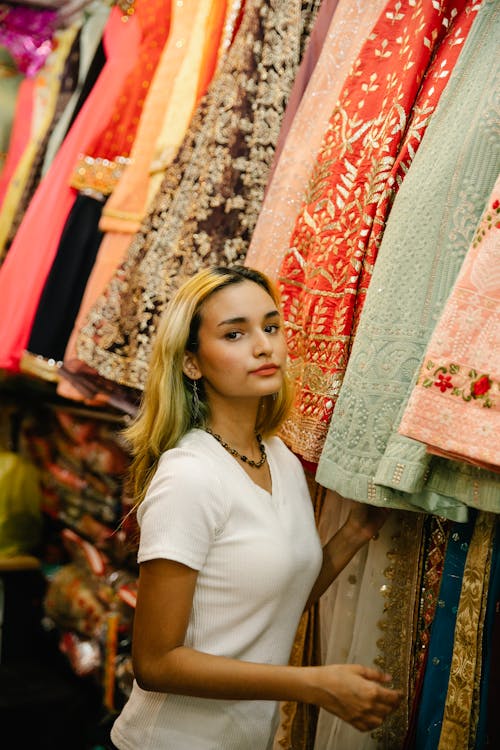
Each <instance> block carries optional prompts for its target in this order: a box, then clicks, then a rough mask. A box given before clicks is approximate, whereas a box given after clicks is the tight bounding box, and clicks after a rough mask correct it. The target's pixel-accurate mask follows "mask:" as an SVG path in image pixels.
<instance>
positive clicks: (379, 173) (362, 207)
mask: <svg viewBox="0 0 500 750" xmlns="http://www.w3.org/2000/svg"><path fill="white" fill-rule="evenodd" d="M479 5H480V3H479V2H474V1H473V0H442V1H441V2H430V1H429V0H417V1H415V0H412V1H411V0H407V1H405V2H401V0H398V1H397V2H396V1H394V0H390V2H388V3H387V5H386V7H385V8H384V10H383V12H382V13H381V15H380V17H379V19H378V21H377V23H376V24H375V26H374V28H373V30H372V33H371V34H370V35H369V37H368V39H367V40H366V41H365V43H364V45H363V47H362V49H361V52H360V54H359V56H358V58H357V60H356V61H355V63H354V65H353V67H352V69H351V72H350V74H349V76H348V77H347V79H346V81H345V83H344V86H343V89H342V91H341V94H340V97H339V101H338V103H337V106H336V107H335V109H334V112H333V114H332V116H331V118H330V122H329V126H328V128H327V131H326V133H325V135H324V137H323V142H322V145H321V148H320V151H319V154H318V156H317V159H316V164H315V167H314V170H313V173H312V175H311V178H310V181H309V185H308V189H307V193H306V197H305V200H304V204H303V206H302V208H301V210H300V212H299V214H298V216H297V219H296V222H295V227H294V230H293V233H292V237H291V240H290V247H289V250H288V251H287V253H286V255H285V257H284V259H283V262H282V265H281V269H280V288H281V293H282V299H283V306H284V317H285V327H286V332H287V337H288V346H289V353H290V372H291V376H292V378H293V379H294V381H295V384H296V400H295V404H294V408H293V410H292V413H291V416H290V419H289V420H288V421H287V423H286V424H285V426H284V428H283V430H282V435H283V437H284V439H285V440H286V442H287V443H288V444H289V445H290V446H291V447H292V449H293V450H294V451H295V452H296V453H298V454H299V455H300V456H302V457H303V458H304V459H305V460H306V461H309V462H317V460H318V459H319V456H320V454H321V450H322V447H323V443H324V440H325V437H326V432H327V429H328V425H329V422H330V419H331V416H332V413H333V410H334V408H335V403H336V400H337V396H338V393H339V390H340V387H341V385H342V380H343V376H344V372H345V368H346V365H347V361H348V358H349V352H350V342H351V338H352V337H353V335H354V333H355V329H356V323H357V320H358V319H359V315H360V313H361V310H362V306H363V302H364V298H365V295H366V291H367V288H368V285H369V283H370V279H371V275H372V270H373V266H374V263H375V260H376V257H377V251H378V248H379V246H380V242H381V239H382V235H383V231H384V226H385V221H386V218H387V216H388V213H389V211H390V207H391V204H392V201H393V199H394V196H395V194H396V192H397V190H398V187H399V185H400V184H401V182H402V181H403V179H404V176H405V174H406V172H407V171H408V169H409V168H410V165H411V162H412V159H413V156H414V155H415V153H416V151H417V149H418V147H419V144H420V142H421V140H422V136H423V134H424V132H425V129H426V126H427V123H428V122H429V119H430V117H431V115H432V112H433V111H434V109H435V107H436V105H437V103H438V101H439V97H440V95H441V93H442V91H443V90H444V87H445V86H446V83H447V81H448V79H449V75H450V73H451V71H452V70H453V66H454V64H455V62H456V60H457V58H458V56H459V54H460V51H461V49H462V46H463V42H464V40H465V38H466V36H467V32H468V31H469V29H470V27H471V25H472V21H473V20H474V18H475V15H476V13H475V11H476V10H477V9H478V7H479Z"/></svg>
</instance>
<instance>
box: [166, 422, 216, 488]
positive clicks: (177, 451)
mask: <svg viewBox="0 0 500 750" xmlns="http://www.w3.org/2000/svg"><path fill="white" fill-rule="evenodd" d="M206 437H207V436H206V434H205V433H204V432H203V431H202V430H196V429H194V430H190V431H189V432H187V433H186V434H185V435H184V436H183V437H182V438H181V439H180V440H179V442H178V443H177V445H175V446H174V447H173V448H169V449H168V450H166V451H165V452H164V453H162V454H161V456H160V459H159V461H158V472H160V474H161V473H163V472H165V471H167V472H168V471H169V470H170V469H171V468H172V467H174V466H175V471H176V472H182V473H183V474H185V473H187V474H189V475H190V476H192V477H193V480H194V481H196V479H197V478H199V477H201V476H203V474H204V471H203V469H204V468H205V469H213V464H214V457H213V456H212V454H211V451H210V442H209V441H207V440H206Z"/></svg>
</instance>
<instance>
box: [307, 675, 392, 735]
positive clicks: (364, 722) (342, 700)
mask: <svg viewBox="0 0 500 750" xmlns="http://www.w3.org/2000/svg"><path fill="white" fill-rule="evenodd" d="M309 669H310V670H312V672H313V673H312V678H313V682H314V683H315V684H314V685H313V692H312V702H314V703H316V704H317V705H318V706H321V708H324V709H325V710H326V711H329V712H330V713H332V714H335V716H338V717H339V719H342V720H343V721H346V722H348V723H349V724H351V725H352V726H353V727H355V728H356V729H359V731H360V732H368V731H370V730H372V729H376V728H377V727H379V726H380V725H381V724H382V722H383V721H384V719H385V718H386V717H387V716H388V715H389V714H390V713H392V711H394V709H395V708H396V707H397V706H398V704H399V702H400V700H401V692H400V691H398V690H392V689H390V688H387V687H386V684H387V683H389V682H390V681H391V679H392V678H391V676H390V675H388V674H384V673H383V672H379V671H378V670H377V669H371V668H369V667H363V666H361V665H359V664H330V665H327V666H323V667H310V668H309Z"/></svg>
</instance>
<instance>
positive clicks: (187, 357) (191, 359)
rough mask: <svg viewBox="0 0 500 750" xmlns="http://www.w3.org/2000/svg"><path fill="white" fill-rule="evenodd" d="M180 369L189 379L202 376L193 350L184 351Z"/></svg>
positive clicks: (197, 378) (196, 378)
mask: <svg viewBox="0 0 500 750" xmlns="http://www.w3.org/2000/svg"><path fill="white" fill-rule="evenodd" d="M182 371H183V373H184V375H186V376H187V377H188V378H190V379H191V380H199V379H200V378H201V376H202V373H201V371H200V368H199V367H198V362H197V359H196V354H193V352H184V359H183V361H182Z"/></svg>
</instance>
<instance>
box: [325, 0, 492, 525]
mask: <svg viewBox="0 0 500 750" xmlns="http://www.w3.org/2000/svg"><path fill="white" fill-rule="evenodd" d="M499 48H500V3H498V2H495V1H494V0H485V2H483V4H482V6H481V7H480V9H479V11H478V15H477V17H476V19H475V21H474V23H473V25H472V29H471V31H470V32H469V35H468V37H467V40H466V42H465V44H464V48H463V50H462V53H461V54H460V57H459V59H458V61H457V64H456V66H455V68H454V71H453V73H452V75H451V77H450V80H449V83H448V85H447V87H446V89H445V91H444V92H443V94H442V96H441V99H440V102H439V105H438V107H437V108H436V111H435V113H434V115H433V117H432V119H431V121H430V123H429V126H428V128H427V130H426V133H425V135H424V137H423V140H422V144H421V146H420V148H419V150H418V152H417V154H416V155H415V158H414V160H413V162H412V165H411V168H410V170H409V171H408V174H407V176H406V177H405V180H404V182H403V184H402V185H401V188H400V189H399V192H398V194H397V196H396V199H395V201H394V205H393V207H392V210H391V213H390V214H389V218H388V221H387V225H386V229H385V232H384V237H383V240H382V244H381V247H380V250H379V254H378V258H377V262H376V265H375V269H374V272H373V277H372V281H371V284H370V288H369V290H368V293H367V297H366V303H365V306H364V310H363V314H362V316H361V320H360V324H359V328H358V331H357V334H356V337H355V340H354V345H353V349H352V354H351V357H350V360H349V364H348V367H347V371H346V375H345V379H344V383H343V386H342V388H341V391H340V395H339V399H338V402H337V406H336V409H335V412H334V415H333V418H332V422H331V424H330V429H329V433H328V436H327V439H326V442H325V446H324V449H323V453H322V456H321V459H320V462H319V466H318V471H317V474H316V479H317V480H318V482H319V483H320V484H321V485H323V486H325V487H328V488H331V489H333V490H336V491H337V492H339V493H340V494H342V495H344V496H345V497H350V498H353V499H355V500H360V501H363V502H368V503H371V504H373V505H381V506H387V507H395V508H403V509H405V510H418V511H421V510H425V511H428V512H431V513H435V514H437V515H441V516H444V517H447V518H450V519H451V520H454V521H461V522H464V521H466V519H467V514H468V508H467V506H474V507H476V508H481V509H483V510H486V511H493V512H500V476H499V475H497V474H494V473H493V472H487V471H485V470H483V469H480V468H477V467H475V466H472V465H468V464H465V463H460V462H454V461H450V460H448V459H442V458H436V457H432V458H431V457H430V456H429V454H427V452H426V447H425V446H424V445H423V444H421V443H418V442H417V441H415V440H411V439H410V438H406V437H404V436H402V435H399V434H398V432H397V430H398V426H399V423H400V421H401V416H402V414H403V411H404V409H405V406H406V403H407V401H408V398H409V395H410V393H411V390H412V388H413V385H414V383H415V381H416V378H417V375H418V370H419V367H420V364H421V361H422V358H423V356H424V353H425V349H426V346H427V344H428V341H429V338H430V336H431V334H432V331H433V329H434V327H435V325H436V322H437V320H438V318H439V315H440V313H441V311H442V309H443V307H444V304H445V303H446V300H447V298H448V296H449V294H450V292H451V289H452V286H453V283H454V281H455V279H456V277H457V275H458V272H459V270H460V267H461V265H462V263H463V259H464V257H465V255H466V252H467V250H468V248H469V245H470V242H471V239H472V237H473V234H474V231H475V229H476V227H477V224H478V222H479V219H480V218H481V215H482V212H483V210H484V207H485V205H486V202H487V200H488V198H489V195H490V192H491V190H492V188H493V185H494V184H495V181H496V179H497V176H498V173H499V172H500V128H499V122H500V101H499V100H500V65H499V57H498V49H499ZM457 429H460V426H459V425H457Z"/></svg>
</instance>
